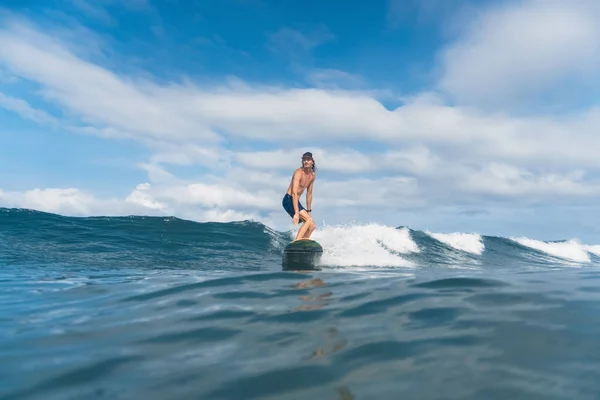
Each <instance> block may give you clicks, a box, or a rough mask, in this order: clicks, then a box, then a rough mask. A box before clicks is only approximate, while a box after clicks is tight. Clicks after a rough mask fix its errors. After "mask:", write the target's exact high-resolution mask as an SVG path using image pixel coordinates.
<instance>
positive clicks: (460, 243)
mask: <svg viewBox="0 0 600 400" xmlns="http://www.w3.org/2000/svg"><path fill="white" fill-rule="evenodd" d="M425 233H426V234H427V235H429V236H431V237H432V238H434V239H436V240H439V241H440V242H442V243H444V244H446V245H448V246H450V247H452V248H454V249H456V250H460V251H465V252H467V253H472V254H478V255H481V253H483V249H484V245H483V239H482V238H481V235H479V234H477V233H460V232H455V233H433V232H429V231H425Z"/></svg>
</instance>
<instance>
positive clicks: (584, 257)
mask: <svg viewBox="0 0 600 400" xmlns="http://www.w3.org/2000/svg"><path fill="white" fill-rule="evenodd" d="M509 239H511V240H513V241H515V242H517V243H519V244H521V245H523V246H526V247H530V248H532V249H536V250H539V251H542V252H544V253H546V254H549V255H552V256H554V257H558V258H562V259H565V260H572V261H577V262H590V255H589V254H588V250H587V249H586V247H589V246H585V245H582V244H581V243H580V242H579V241H578V240H576V239H573V240H568V241H565V242H544V241H541V240H535V239H529V238H525V237H510V238H509Z"/></svg>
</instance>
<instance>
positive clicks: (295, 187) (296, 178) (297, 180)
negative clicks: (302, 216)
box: [292, 171, 300, 214]
mask: <svg viewBox="0 0 600 400" xmlns="http://www.w3.org/2000/svg"><path fill="white" fill-rule="evenodd" d="M298 172H299V171H296V172H294V177H293V178H292V205H293V206H294V214H298V212H299V210H298V201H299V200H300V199H299V197H298V189H299V188H300V174H299V173H298Z"/></svg>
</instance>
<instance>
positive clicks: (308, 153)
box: [302, 151, 313, 158]
mask: <svg viewBox="0 0 600 400" xmlns="http://www.w3.org/2000/svg"><path fill="white" fill-rule="evenodd" d="M302 158H313V155H312V153H311V152H310V151H307V152H306V153H304V154H302Z"/></svg>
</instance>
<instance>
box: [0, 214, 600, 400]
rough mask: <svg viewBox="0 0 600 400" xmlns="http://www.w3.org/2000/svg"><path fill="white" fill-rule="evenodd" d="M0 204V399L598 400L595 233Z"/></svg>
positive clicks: (599, 292) (599, 299) (599, 270)
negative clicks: (288, 222)
mask: <svg viewBox="0 0 600 400" xmlns="http://www.w3.org/2000/svg"><path fill="white" fill-rule="evenodd" d="M313 238H314V239H315V240H317V241H319V242H320V243H321V244H322V245H323V247H324V255H323V258H322V261H323V266H322V270H320V271H310V272H284V271H282V268H281V256H282V250H283V248H284V246H285V245H286V244H287V243H288V242H289V241H290V240H291V233H289V232H277V231H274V230H273V229H270V228H269V227H267V226H264V225H262V224H260V223H256V222H239V223H195V222H190V221H185V220H181V219H177V218H158V217H121V218H112V217H111V218H108V217H95V218H68V217H63V216H58V215H53V214H46V213H41V212H35V211H30V210H15V209H0V360H1V366H2V367H1V368H0V398H1V399H45V400H47V399H96V398H103V399H104V398H106V399H145V400H149V399H224V400H227V399H333V400H336V399H343V400H349V399H511V400H512V399H545V400H548V399H578V400H581V399H599V398H600V257H599V255H600V247H594V246H590V245H588V244H584V243H580V242H578V241H577V240H571V241H563V242H549V243H547V242H541V241H536V240H533V239H530V238H518V237H510V238H502V237H487V236H480V235H477V234H468V233H453V234H441V233H436V232H427V231H425V232H423V231H416V230H410V229H408V228H404V227H393V226H382V225H362V226H352V225H349V226H325V227H318V230H317V231H316V232H315V234H314V236H313Z"/></svg>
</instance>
